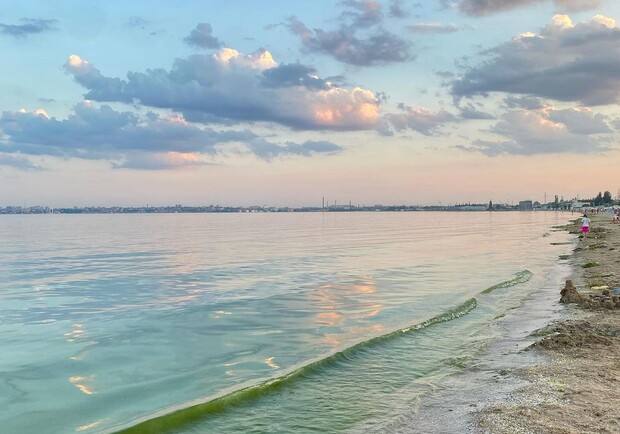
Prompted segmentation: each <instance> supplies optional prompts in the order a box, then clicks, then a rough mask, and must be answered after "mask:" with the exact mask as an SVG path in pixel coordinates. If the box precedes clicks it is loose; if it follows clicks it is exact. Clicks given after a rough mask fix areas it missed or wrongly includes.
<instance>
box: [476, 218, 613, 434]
mask: <svg viewBox="0 0 620 434" xmlns="http://www.w3.org/2000/svg"><path fill="white" fill-rule="evenodd" d="M575 217H576V220H575V221H574V222H573V223H570V224H568V225H567V226H566V229H567V230H568V231H569V232H570V233H575V234H578V233H579V228H580V223H579V222H580V218H579V215H578V214H575ZM591 218H592V232H591V233H590V235H589V236H588V239H587V240H583V239H579V241H578V242H577V247H575V249H574V250H573V253H572V255H570V256H569V257H567V258H562V259H568V260H569V261H570V263H571V266H572V273H571V279H572V281H573V283H574V284H575V286H576V288H577V290H578V291H579V293H580V294H581V295H587V294H593V295H595V297H598V296H601V295H602V291H603V290H604V289H609V290H611V289H613V288H619V287H620V280H619V279H620V276H618V274H617V270H618V268H619V267H620V225H619V224H612V222H611V214H610V213H601V214H595V215H593V216H592V217H591ZM560 289H561V288H557V298H556V300H559V299H560ZM585 304H586V306H585V308H584V307H581V306H578V305H577V304H567V305H565V307H564V308H563V309H562V310H563V317H564V318H562V319H559V320H557V319H553V318H551V319H550V321H549V324H548V325H547V326H546V327H543V328H542V329H540V330H539V331H538V332H537V333H535V334H534V336H533V337H534V338H535V342H534V343H533V344H532V345H531V346H530V347H528V348H527V351H524V352H522V356H523V357H524V358H525V357H527V358H534V359H539V362H537V363H534V364H528V365H526V366H524V367H520V368H517V369H516V370H515V371H514V372H513V373H512V374H514V377H515V378H514V380H515V381H514V382H515V384H518V383H520V384H521V385H520V386H516V387H515V388H514V390H512V391H510V392H509V393H507V394H506V395H505V396H504V397H499V399H498V400H496V401H495V402H493V403H491V404H490V405H487V406H485V407H484V408H483V409H480V410H478V411H476V412H475V413H474V415H473V416H474V421H473V423H472V428H473V431H474V432H479V433H483V434H499V433H502V434H503V433H554V434H555V433H559V434H561V433H565V434H573V433H574V434H577V433H601V432H620V417H619V416H618V414H617V410H616V409H617V408H618V407H619V406H620V363H618V362H619V361H620V309H618V308H615V309H612V308H611V306H608V308H598V309H591V308H590V306H587V305H588V304H589V303H585ZM597 306H598V304H597ZM597 306H595V307H597Z"/></svg>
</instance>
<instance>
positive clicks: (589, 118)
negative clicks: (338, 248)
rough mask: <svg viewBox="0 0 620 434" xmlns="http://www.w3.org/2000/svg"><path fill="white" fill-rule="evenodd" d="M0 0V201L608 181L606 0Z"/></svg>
mask: <svg viewBox="0 0 620 434" xmlns="http://www.w3.org/2000/svg"><path fill="white" fill-rule="evenodd" d="M259 5H260V6H257V3H256V2H253V1H249V0H239V1H235V2H228V1H224V0H210V1H208V2H195V1H190V0H180V1H177V2H174V3H170V2H163V1H159V0H155V1H149V2H146V1H134V2H119V1H115V0H113V1H106V2H104V1H100V0H93V1H89V2H82V1H77V0H62V1H59V2H53V3H47V2H36V1H34V0H22V1H16V0H12V1H9V2H5V5H4V6H5V7H4V8H3V13H2V16H1V17H0V52H1V53H2V55H1V56H2V62H3V65H5V67H4V68H2V70H0V94H1V95H2V99H1V100H0V206H9V205H17V206H34V205H38V204H42V205H45V206H51V207H71V206H91V205H95V206H136V205H144V204H147V203H148V204H152V205H153V206H168V205H169V204H171V203H184V204H196V205H201V204H220V205H222V206H250V205H257V204H258V205H261V204H267V205H269V206H275V207H283V206H290V207H303V206H312V205H313V204H316V203H320V201H321V198H322V197H325V198H326V199H327V198H329V201H330V202H332V203H333V201H338V202H340V201H342V203H348V202H349V201H351V203H353V204H363V203H366V204H371V203H377V204H378V203H384V204H420V205H436V204H440V203H443V204H449V203H452V204H454V203H459V202H461V203H465V202H470V203H488V201H489V200H492V201H493V202H498V203H499V202H505V203H510V202H513V203H518V202H519V201H520V200H532V201H539V202H542V201H544V195H545V194H547V199H548V200H549V198H553V196H554V195H556V194H557V195H558V196H563V197H564V198H569V197H570V198H588V197H591V196H593V195H595V194H596V193H597V192H598V191H601V190H602V189H609V190H610V191H611V193H612V195H613V197H614V198H615V197H616V195H617V194H616V192H617V191H618V189H619V187H620V181H619V180H618V179H617V173H618V167H619V166H620V153H619V151H620V146H619V140H620V109H619V106H618V101H619V99H620V77H619V76H618V73H617V69H618V59H619V58H620V28H619V27H618V25H617V24H616V20H617V19H619V18H620V2H617V1H613V0H505V1H501V2H488V1H479V0H432V1H427V2H420V1H413V0H411V1H407V0H382V1H379V0H326V1H325V2H321V3H317V2H310V1H306V0H300V1H295V2H289V1H284V0H266V1H264V2H260V4H259Z"/></svg>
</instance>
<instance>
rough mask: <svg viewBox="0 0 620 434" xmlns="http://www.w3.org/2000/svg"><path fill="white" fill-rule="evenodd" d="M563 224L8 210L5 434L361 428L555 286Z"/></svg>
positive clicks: (0, 417) (0, 368)
mask: <svg viewBox="0 0 620 434" xmlns="http://www.w3.org/2000/svg"><path fill="white" fill-rule="evenodd" d="M569 219H570V214H562V213H552V212H524V213H517V212H506V213H487V212H476V213H426V212H420V213H325V214H322V213H282V214H166V215H138V214H134V215H121V214H119V215H38V216H0V241H1V243H0V349H1V351H2V357H1V358H0V426H1V427H3V428H2V432H7V433H13V434H21V433H24V434H25V433H35V432H36V433H71V432H87V433H99V432H115V431H118V430H121V429H128V431H127V432H135V433H145V432H157V433H159V432H174V433H190V432H192V433H210V432H283V433H284V432H310V431H313V430H314V431H316V432H346V431H352V432H356V431H364V430H365V429H368V428H371V427H373V426H374V425H375V423H376V422H378V421H385V420H386V419H390V418H396V417H398V415H399V413H400V412H402V411H405V409H408V408H411V407H412V406H415V405H416V403H417V402H418V401H419V399H421V398H423V396H425V394H427V393H429V392H430V391H432V390H433V388H434V387H436V386H437V384H440V383H441V381H442V378H445V376H446V375H449V374H451V373H454V372H455V371H458V369H459V368H460V367H461V366H462V360H466V359H467V358H470V357H472V356H473V355H474V354H476V352H477V351H479V350H480V348H482V347H483V345H484V344H485V343H486V342H488V341H489V340H490V339H492V338H493V336H492V333H491V331H490V328H489V324H490V323H491V322H492V321H493V320H494V318H497V317H498V316H501V315H502V314H504V313H505V312H506V311H507V310H508V309H512V308H515V307H518V306H519V305H520V303H521V302H522V301H523V300H524V298H525V297H527V296H528V294H530V293H532V292H533V291H535V290H537V289H540V288H542V287H549V286H553V285H556V286H557V285H558V284H559V282H560V280H561V279H562V278H563V277H564V274H563V273H565V269H564V268H562V267H561V265H559V264H558V260H557V258H558V256H559V255H561V254H566V253H568V252H569V251H570V248H571V246H570V245H569V244H570V238H569V235H568V234H566V233H564V232H562V231H556V230H553V229H552V227H553V226H555V225H560V224H564V223H566V222H567V221H568V220H569ZM216 398H220V399H216ZM174 411H177V412H176V413H174V414H172V415H170V413H172V412H174Z"/></svg>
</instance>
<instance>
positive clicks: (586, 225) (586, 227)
mask: <svg viewBox="0 0 620 434" xmlns="http://www.w3.org/2000/svg"><path fill="white" fill-rule="evenodd" d="M588 232H590V219H589V218H588V215H587V214H584V215H583V218H582V219H581V233H582V234H583V239H584V240H585V239H587V238H588Z"/></svg>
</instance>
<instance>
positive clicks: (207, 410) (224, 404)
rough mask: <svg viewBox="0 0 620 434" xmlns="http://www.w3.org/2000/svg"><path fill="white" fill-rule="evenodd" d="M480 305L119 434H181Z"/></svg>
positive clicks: (462, 306)
mask: <svg viewBox="0 0 620 434" xmlns="http://www.w3.org/2000/svg"><path fill="white" fill-rule="evenodd" d="M477 305H478V303H477V301H476V299H475V298H471V299H469V300H467V301H465V302H464V303H462V304H460V305H459V306H456V307H455V308H453V309H450V310H448V311H446V312H444V313H442V314H440V315H437V316H434V317H433V318H430V319H428V320H426V321H423V322H421V323H417V324H415V325H412V326H409V327H406V328H402V329H399V330H396V331H393V332H391V333H388V334H385V335H381V336H377V337H375V338H372V339H369V340H366V341H363V342H360V343H358V344H355V345H353V346H351V347H349V348H346V349H344V350H342V351H339V352H337V353H335V354H332V355H330V356H327V357H325V358H323V359H320V360H317V361H315V362H312V363H309V364H307V365H305V366H302V367H300V368H297V369H295V370H293V371H292V372H290V373H288V374H286V375H284V376H281V377H277V378H273V379H271V380H268V381H265V382H263V383H260V384H256V385H253V386H250V387H246V388H243V389H239V390H236V391H234V392H231V393H229V394H227V395H224V396H221V397H219V398H215V399H212V400H210V401H207V402H203V403H199V404H195V405H192V406H189V407H186V408H182V409H179V410H176V411H173V412H171V413H167V414H164V415H161V416H156V417H153V418H151V419H147V420H143V421H142V422H138V423H137V424H135V425H133V426H130V427H127V428H124V429H122V430H120V431H118V432H117V433H118V434H151V433H153V434H155V433H165V432H170V431H173V430H178V429H179V428H182V427H184V426H187V425H190V424H192V423H194V422H197V421H198V420H201V419H204V418H205V417H208V416H212V415H215V414H218V413H222V412H224V411H226V410H227V409H229V408H231V407H234V406H237V405H241V404H243V403H247V402H251V401H254V400H256V399H259V398H261V397H263V396H265V395H268V394H270V393H272V392H274V391H276V390H278V389H281V388H282V387H285V386H289V385H291V384H294V382H295V381H296V380H298V379H301V378H305V377H308V376H309V375H312V374H316V373H317V372H320V371H321V370H323V369H324V368H325V367H328V366H332V365H338V364H345V363H347V362H348V361H350V360H351V359H353V358H354V357H355V356H357V355H358V354H360V353H362V352H364V351H366V350H368V349H370V348H373V347H376V346H378V345H380V344H382V343H384V342H387V341H390V340H392V339H395V338H397V337H399V336H402V335H406V334H409V333H413V332H416V331H419V330H422V329H424V328H427V327H430V326H432V325H434V324H439V323H444V322H447V321H451V320H453V319H456V318H460V317H462V316H464V315H466V314H468V313H469V312H471V311H472V310H473V309H475V308H476V306H477Z"/></svg>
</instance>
